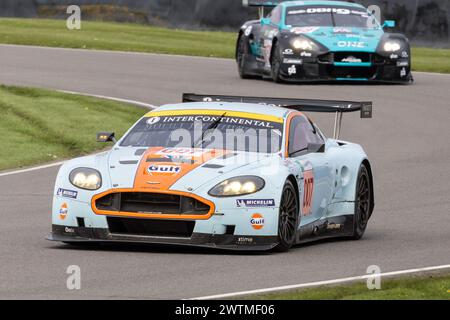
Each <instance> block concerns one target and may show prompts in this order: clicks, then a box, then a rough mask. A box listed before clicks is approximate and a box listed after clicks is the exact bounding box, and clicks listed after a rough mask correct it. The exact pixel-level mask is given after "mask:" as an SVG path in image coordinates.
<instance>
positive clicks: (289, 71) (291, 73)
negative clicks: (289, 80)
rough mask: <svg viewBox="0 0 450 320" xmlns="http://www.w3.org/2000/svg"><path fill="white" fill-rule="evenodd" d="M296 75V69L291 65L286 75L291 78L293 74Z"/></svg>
mask: <svg viewBox="0 0 450 320" xmlns="http://www.w3.org/2000/svg"><path fill="white" fill-rule="evenodd" d="M296 73H297V67H296V66H295V65H292V66H290V67H289V68H288V74H289V75H290V76H291V75H293V74H296Z"/></svg>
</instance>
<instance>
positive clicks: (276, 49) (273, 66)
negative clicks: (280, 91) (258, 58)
mask: <svg viewBox="0 0 450 320" xmlns="http://www.w3.org/2000/svg"><path fill="white" fill-rule="evenodd" d="M270 70H271V76H272V80H273V81H275V82H277V83H279V82H282V79H281V75H280V73H281V53H280V46H279V45H278V42H275V43H274V44H273V48H272V56H271V59H270Z"/></svg>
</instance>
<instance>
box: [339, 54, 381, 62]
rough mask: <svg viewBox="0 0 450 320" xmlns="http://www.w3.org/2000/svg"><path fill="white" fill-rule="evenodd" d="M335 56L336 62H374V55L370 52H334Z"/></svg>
mask: <svg viewBox="0 0 450 320" xmlns="http://www.w3.org/2000/svg"><path fill="white" fill-rule="evenodd" d="M333 55H334V59H333V60H334V62H351V61H348V60H347V59H349V58H350V60H351V59H352V58H354V59H358V60H361V61H360V62H372V61H371V60H372V54H371V53H368V52H334V53H333ZM346 60H347V61H346Z"/></svg>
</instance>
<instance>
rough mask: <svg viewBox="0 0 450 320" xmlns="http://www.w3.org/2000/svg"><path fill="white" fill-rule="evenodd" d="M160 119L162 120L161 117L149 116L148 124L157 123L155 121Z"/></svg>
mask: <svg viewBox="0 0 450 320" xmlns="http://www.w3.org/2000/svg"><path fill="white" fill-rule="evenodd" d="M159 120H161V118H160V117H151V118H148V120H147V124H155V123H158V122H159Z"/></svg>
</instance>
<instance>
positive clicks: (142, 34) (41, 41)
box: [0, 18, 450, 73]
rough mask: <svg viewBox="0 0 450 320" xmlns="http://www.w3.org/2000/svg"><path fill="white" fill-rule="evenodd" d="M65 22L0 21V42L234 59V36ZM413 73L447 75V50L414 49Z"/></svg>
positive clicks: (449, 65) (449, 61) (449, 66)
mask: <svg viewBox="0 0 450 320" xmlns="http://www.w3.org/2000/svg"><path fill="white" fill-rule="evenodd" d="M65 23H66V22H65V20H47V19H7V18H2V19H0V43H8V44H24V45H37V46H48V47H64V48H82V49H103V50H119V51H136V52H151V53H165V54H178V55H192V56H205V57H221V58H233V56H234V49H235V41H236V33H234V32H219V31H209V32H208V31H186V30H177V29H166V28H157V27H152V26H148V25H139V24H127V23H113V22H92V21H83V22H82V26H81V30H68V29H67V28H66V24H65ZM412 57H413V69H414V71H428V72H441V73H450V50H448V49H428V48H414V49H413V55H412Z"/></svg>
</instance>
